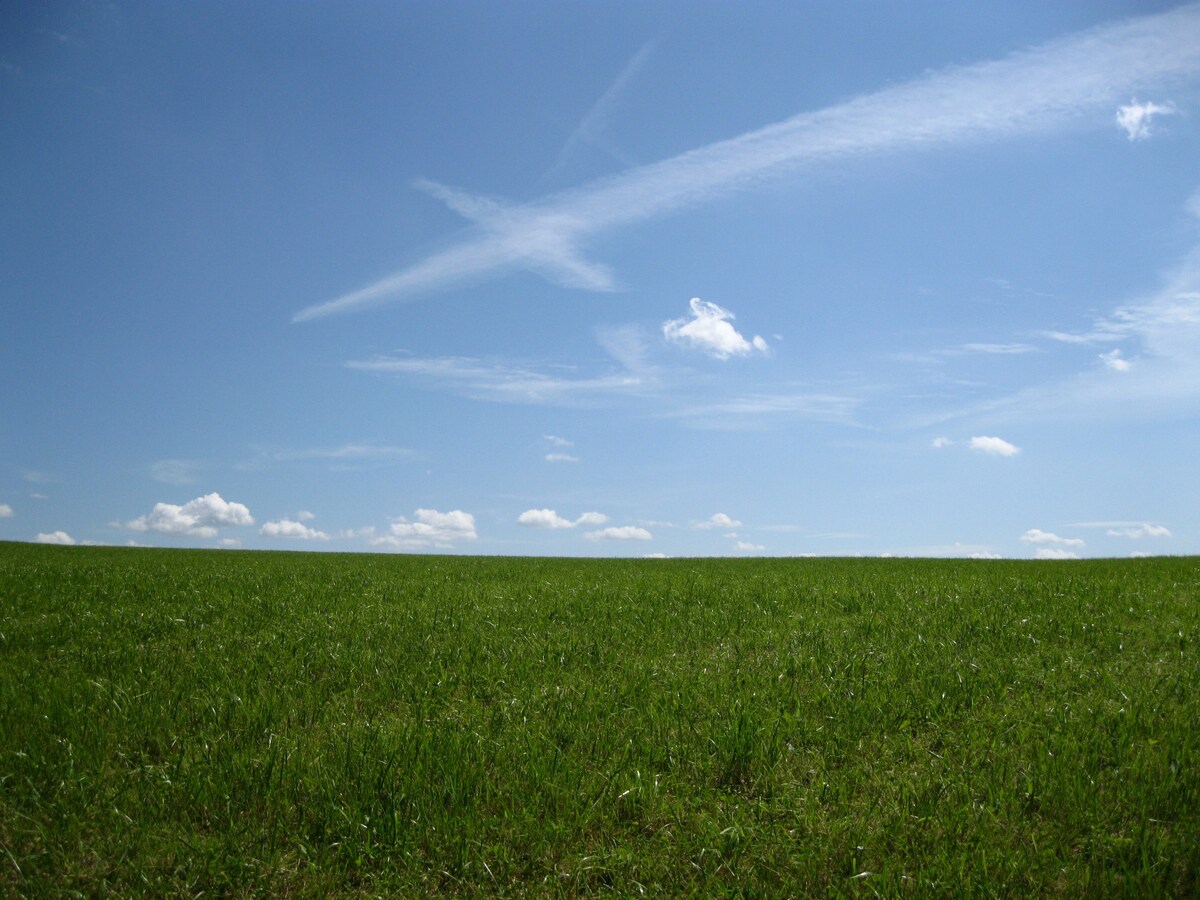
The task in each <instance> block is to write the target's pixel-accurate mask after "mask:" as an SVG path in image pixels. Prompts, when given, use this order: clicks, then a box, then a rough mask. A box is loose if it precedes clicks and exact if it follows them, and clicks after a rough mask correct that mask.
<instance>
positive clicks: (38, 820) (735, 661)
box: [0, 544, 1200, 896]
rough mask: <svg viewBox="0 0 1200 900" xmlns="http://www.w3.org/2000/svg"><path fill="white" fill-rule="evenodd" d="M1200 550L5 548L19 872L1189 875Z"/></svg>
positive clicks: (6, 796) (969, 881)
mask: <svg viewBox="0 0 1200 900" xmlns="http://www.w3.org/2000/svg"><path fill="white" fill-rule="evenodd" d="M1198 636H1200V559H1196V558H1173V559H1154V560H1149V559H1140V560H1121V561H1103V560H1097V561H1082V562H1004V561H1001V562H990V561H949V560H941V561H928V560H925V561H917V560H810V559H796V560H685V559H681V560H638V561H631V560H558V559H511V558H463V557H415V556H370V555H365V556H364V555H340V554H285V553H254V552H223V551H170V550H144V549H113V548H79V547H74V548H58V547H44V546H35V545H23V544H0V845H2V846H0V850H2V851H3V852H2V854H0V894H7V895H29V896H47V895H56V894H67V893H75V892H78V893H83V894H89V895H90V894H96V893H101V894H103V893H115V894H124V895H128V894H137V893H164V894H165V893H169V894H178V895H195V894H200V893H201V892H205V893H235V894H262V893H270V894H288V895H316V894H324V893H331V892H332V893H350V894H367V895H369V894H399V895H409V896H420V895H427V894H439V893H441V894H491V893H513V894H534V895H542V894H564V895H571V894H583V893H598V892H606V891H611V892H613V893H615V894H620V895H633V894H640V893H642V892H645V893H647V894H660V895H679V894H697V893H701V894H744V895H765V896H780V895H801V896H802V895H812V894H858V893H867V894H870V893H881V894H886V895H910V894H911V895H919V896H928V895H945V896H951V895H954V896H960V895H963V894H974V895H988V894H994V895H1016V894H1030V893H1037V894H1050V895H1071V896H1077V895H1080V894H1092V895H1106V896H1112V895H1137V896H1146V895H1164V894H1170V895H1188V894H1195V893H1196V891H1197V889H1198V875H1200V657H1198V654H1197V644H1196V640H1197V637H1198Z"/></svg>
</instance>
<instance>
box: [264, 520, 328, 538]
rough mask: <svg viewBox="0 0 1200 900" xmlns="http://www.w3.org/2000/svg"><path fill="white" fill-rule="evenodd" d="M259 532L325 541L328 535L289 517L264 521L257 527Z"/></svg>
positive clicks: (272, 535)
mask: <svg viewBox="0 0 1200 900" xmlns="http://www.w3.org/2000/svg"><path fill="white" fill-rule="evenodd" d="M258 533H259V534H263V535H266V536H267V537H288V538H299V539H300V540H304V541H327V540H329V535H327V534H326V533H325V532H323V531H317V530H316V529H315V528H309V527H308V526H307V525H305V524H304V523H303V522H294V521H292V520H291V519H279V520H277V521H275V522H266V523H264V524H263V527H262V528H261V529H259V532H258Z"/></svg>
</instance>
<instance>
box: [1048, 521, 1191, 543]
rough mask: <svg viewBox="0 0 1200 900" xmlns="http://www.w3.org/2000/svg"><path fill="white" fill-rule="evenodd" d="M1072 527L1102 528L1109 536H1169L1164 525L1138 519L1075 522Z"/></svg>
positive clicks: (1137, 537)
mask: <svg viewBox="0 0 1200 900" xmlns="http://www.w3.org/2000/svg"><path fill="white" fill-rule="evenodd" d="M1071 527H1072V528H1103V529H1104V533H1105V534H1107V535H1108V536H1109V537H1127V538H1133V539H1135V540H1137V539H1140V538H1144V537H1159V538H1169V537H1171V530H1170V529H1169V528H1167V526H1165V525H1159V524H1156V523H1154V522H1145V521H1139V520H1136V519H1135V520H1132V521H1129V520H1116V521H1107V522H1075V523H1074V524H1072V526H1071Z"/></svg>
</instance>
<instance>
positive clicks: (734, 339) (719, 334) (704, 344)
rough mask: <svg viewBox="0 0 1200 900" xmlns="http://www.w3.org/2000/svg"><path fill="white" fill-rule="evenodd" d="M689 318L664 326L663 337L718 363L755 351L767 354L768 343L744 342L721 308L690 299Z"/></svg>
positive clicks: (703, 301)
mask: <svg viewBox="0 0 1200 900" xmlns="http://www.w3.org/2000/svg"><path fill="white" fill-rule="evenodd" d="M691 307H692V316H691V318H690V319H689V318H688V317H686V316H685V317H684V318H682V319H671V320H669V321H667V322H664V323H663V326H662V332H663V336H664V337H666V339H667V340H669V341H674V342H675V343H677V344H686V345H688V346H690V347H693V348H695V349H697V350H701V351H703V352H704V353H707V354H708V355H709V356H713V357H716V358H717V359H729V357H731V356H746V355H748V354H749V353H750V352H751V351H753V350H755V349H757V350H758V351H759V352H761V353H766V352H767V351H768V349H769V348H768V347H767V342H766V341H764V340H763V339H762V338H761V337H758V336H755V338H754V342H753V343H751V342H750V341H747V340H746V339H745V338H744V337H742V335H741V334H739V333H738V331H737V329H736V328H734V327H733V325H731V324H730V322H732V321H733V318H734V315H733V313H731V312H730V311H729V310H727V309H725V308H724V307H721V306H717V304H715V303H709V302H708V301H707V300H701V299H700V298H699V297H693V298H692V300H691Z"/></svg>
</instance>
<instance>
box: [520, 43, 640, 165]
mask: <svg viewBox="0 0 1200 900" xmlns="http://www.w3.org/2000/svg"><path fill="white" fill-rule="evenodd" d="M653 49H654V42H653V41H648V42H647V43H645V44H643V45H642V47H641V49H640V50H638V52H637V53H636V54H634V56H633V58H632V59H631V60H629V62H628V63H626V64H625V68H624V69H622V70H621V73H620V74H619V75H618V76H617V79H616V81H614V82H613V83H612V84H611V85H609V88H608V90H606V91H605V92H604V93H603V94H602V95H601V97H600V99H599V100H597V101H596V102H595V104H594V105H593V106H592V108H591V109H589V110H588V111H587V114H586V115H585V116H584V117H583V119H581V120H580V122H579V124H578V125H577V126H576V127H575V130H574V131H572V132H571V135H570V137H568V138H567V141H566V143H565V144H564V145H563V148H562V151H561V152H560V153H559V155H558V161H557V162H555V164H554V166H553V167H551V169H550V171H549V172H547V173H546V174H545V175H544V176H543V178H550V177H552V176H554V175H557V174H558V172H559V171H560V170H561V169H562V168H563V166H565V165H566V164H567V161H568V159H570V157H571V155H572V154H573V153H574V152H575V150H576V149H577V148H578V147H579V145H580V144H584V143H586V144H590V145H592V146H593V147H596V148H598V149H600V150H603V151H604V152H605V153H607V154H608V155H609V156H612V157H614V158H615V159H617V160H618V161H619V162H623V163H625V164H626V165H628V164H629V159H628V158H627V157H626V156H625V154H623V153H620V152H618V151H617V150H616V149H615V148H614V147H613V146H612V144H610V143H609V142H608V141H606V140H604V137H603V132H604V131H605V129H606V128H607V126H608V122H609V120H610V119H611V118H612V114H613V110H614V109H615V107H616V106H617V101H618V99H619V98H620V96H621V94H623V93H624V92H625V89H626V88H627V87H628V86H629V84H630V82H632V81H633V78H634V76H635V75H636V74H637V72H638V70H639V69H641V67H642V66H643V65H645V63H646V60H647V59H649V57H650V53H651V51H653Z"/></svg>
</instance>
